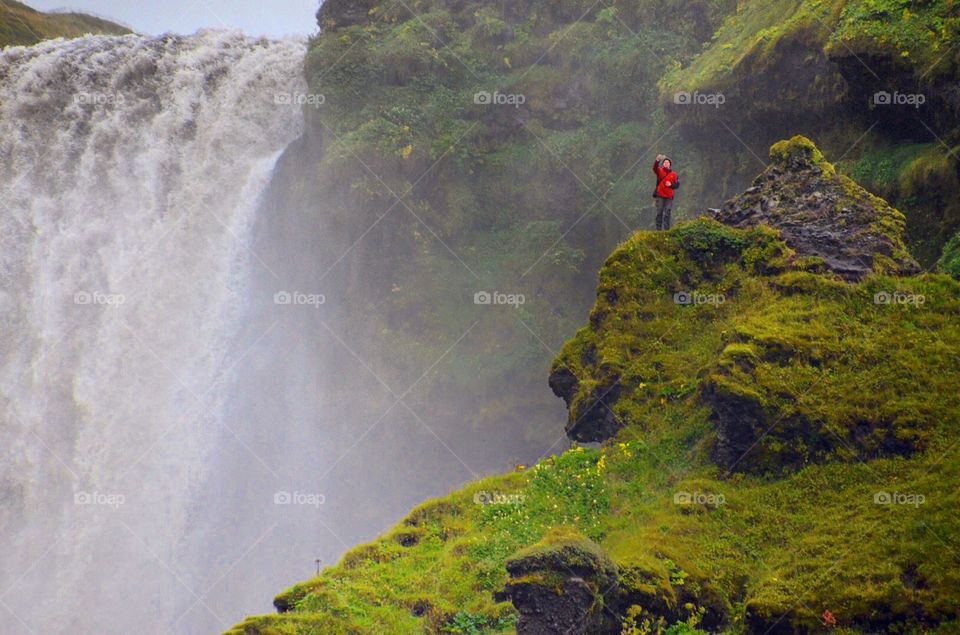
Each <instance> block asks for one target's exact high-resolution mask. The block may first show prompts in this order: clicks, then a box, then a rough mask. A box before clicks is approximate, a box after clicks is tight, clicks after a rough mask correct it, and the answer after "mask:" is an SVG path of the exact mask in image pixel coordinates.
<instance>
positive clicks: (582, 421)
mask: <svg viewBox="0 0 960 635" xmlns="http://www.w3.org/2000/svg"><path fill="white" fill-rule="evenodd" d="M549 384H550V389H551V390H553V394H555V395H556V396H558V397H560V398H561V399H563V400H564V402H566V404H567V409H570V405H571V403H572V400H573V397H574V395H575V394H576V391H577V388H578V386H579V384H578V382H577V378H576V376H575V375H574V374H573V373H572V372H570V370H569V369H566V368H560V369H557V370H554V371H553V372H552V373H551V374H550V379H549ZM619 399H620V380H619V378H617V377H613V378H611V379H610V381H609V382H608V383H604V384H599V385H597V386H596V387H595V388H594V389H593V391H592V392H591V393H590V395H589V396H588V397H586V398H584V400H583V402H582V403H580V404H579V406H578V407H577V408H576V412H577V416H576V417H570V419H569V420H568V421H567V424H566V427H565V430H566V433H567V436H568V437H569V438H571V439H573V440H574V441H579V442H581V443H595V442H598V441H605V440H606V439H609V438H610V437H612V436H614V435H615V434H616V433H617V432H618V431H619V430H620V428H622V427H623V422H622V421H620V420H619V419H618V418H617V416H616V415H615V414H614V412H613V405H614V404H616V403H617V401H618V400H619ZM571 412H573V411H571Z"/></svg>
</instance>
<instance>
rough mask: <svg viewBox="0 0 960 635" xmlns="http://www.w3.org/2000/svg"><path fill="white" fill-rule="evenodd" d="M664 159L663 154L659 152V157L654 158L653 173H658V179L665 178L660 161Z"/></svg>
mask: <svg viewBox="0 0 960 635" xmlns="http://www.w3.org/2000/svg"><path fill="white" fill-rule="evenodd" d="M662 160H663V155H662V154H658V155H657V158H656V159H654V160H653V173H654V174H656V175H657V180H658V181H660V180H662V179H663V169H662V168H661V167H660V161H662Z"/></svg>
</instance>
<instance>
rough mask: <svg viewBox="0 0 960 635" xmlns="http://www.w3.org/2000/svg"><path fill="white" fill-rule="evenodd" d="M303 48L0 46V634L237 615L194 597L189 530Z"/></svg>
mask: <svg viewBox="0 0 960 635" xmlns="http://www.w3.org/2000/svg"><path fill="white" fill-rule="evenodd" d="M304 50H305V46H304V43H303V42H300V41H293V40H291V41H281V42H269V41H265V40H255V39H251V38H247V37H245V36H243V35H241V34H239V33H230V32H202V33H200V34H198V35H195V36H190V37H176V36H166V37H160V38H144V37H140V36H124V37H87V38H82V39H78V40H72V41H54V42H49V43H44V44H41V45H37V46H35V47H30V48H14V49H8V50H7V51H5V52H3V53H0V283H2V284H0V321H2V327H0V453H2V463H0V553H2V556H0V559H2V566H0V602H2V604H0V615H4V614H5V615H4V617H2V618H0V633H4V634H7V633H56V632H74V633H132V632H141V633H148V632H178V633H186V632H211V630H210V629H211V628H213V629H223V628H225V627H226V626H228V625H229V623H231V622H232V621H235V620H236V619H237V618H238V617H240V616H238V615H217V613H218V609H217V608H216V607H210V606H209V605H208V602H207V600H206V599H205V597H204V595H203V593H204V591H205V590H206V589H205V587H204V585H203V584H199V583H198V578H196V577H191V574H190V573H189V571H190V569H191V566H190V564H194V565H195V564H196V563H184V562H183V561H182V558H183V554H184V553H193V552H196V551H197V549H196V548H186V547H185V546H184V542H191V541H190V540H188V539H187V538H184V537H185V536H188V535H189V534H190V533H191V531H192V527H193V526H194V525H193V524H192V523H193V521H194V520H195V518H194V517H195V515H196V514H197V509H198V505H200V504H202V501H203V500H204V499H205V498H207V497H209V496H210V494H201V493H200V492H199V490H201V489H202V488H203V484H205V483H209V482H210V480H211V475H210V469H211V468H210V466H211V465H217V458H216V457H214V456H212V455H213V454H214V453H215V452H216V449H217V445H218V443H219V442H220V440H222V438H223V437H224V435H226V434H227V433H229V426H230V421H227V420H225V417H226V414H225V411H226V405H225V402H226V401H227V399H228V395H229V394H230V391H231V387H230V386H231V382H232V373H233V372H234V371H235V368H236V367H237V366H239V365H241V364H240V362H241V360H242V359H243V358H244V357H246V356H248V355H250V351H251V349H253V348H255V347H256V346H257V342H258V341H259V339H258V338H259V337H260V336H262V335H265V333H258V332H255V331H256V329H255V328H254V329H253V331H254V332H250V325H249V324H247V323H246V322H245V318H244V302H245V298H246V297H247V295H248V294H249V289H248V285H249V284H250V280H251V277H252V275H254V274H252V270H254V269H256V268H257V267H260V266H261V264H262V263H260V262H258V258H257V256H256V254H254V253H253V251H252V249H251V244H252V243H251V241H252V234H253V227H254V219H255V215H256V210H257V206H258V201H259V199H260V197H261V193H262V191H263V190H264V188H265V187H266V186H267V184H268V183H269V179H270V176H271V172H272V170H273V166H274V164H275V162H276V161H277V159H278V157H279V156H280V154H281V152H282V151H283V150H284V148H285V147H286V146H287V145H288V144H289V143H290V142H291V141H292V140H294V139H295V138H297V137H298V136H299V134H300V133H301V129H302V126H303V123H302V114H301V112H300V107H299V106H298V105H297V103H296V102H297V100H296V99H278V98H277V97H278V96H282V95H287V96H290V95H296V94H298V93H302V92H303V91H304V90H305V87H304V86H303V85H302V82H303V80H302V60H303V55H304ZM241 331H244V332H245V336H244V337H240V336H239V335H238V334H239V333H240V332H241ZM238 342H243V344H242V345H239V344H238ZM225 428H226V429H227V432H225V431H224V430H225ZM221 461H222V459H221ZM198 501H200V502H198ZM192 542H193V543H194V547H195V543H196V541H192ZM248 546H251V541H247V542H246V543H244V544H241V545H237V546H236V548H235V551H236V552H237V553H242V551H243V549H244V548H246V547H248ZM207 555H208V556H209V559H208V561H209V562H211V563H214V562H217V558H216V554H212V555H211V554H207ZM222 564H223V565H224V566H219V568H216V567H211V569H213V570H215V571H216V572H217V573H216V574H215V575H213V574H205V575H208V576H209V575H212V578H213V579H210V578H209V577H208V579H207V580H206V582H207V583H209V582H215V581H216V578H217V576H219V575H221V574H222V575H227V566H226V565H229V564H230V562H229V561H227V562H226V563H222ZM270 584H273V582H270ZM271 588H272V589H273V590H275V589H276V586H273V587H271ZM249 608H251V609H254V610H255V609H257V608H261V609H262V608H264V607H262V605H259V606H252V607H249ZM195 615H203V618H202V619H201V618H198V619H196V620H194V618H193V617H191V616H195ZM185 616H186V617H185ZM212 616H215V617H212ZM192 620H193V621H192ZM200 624H202V626H200Z"/></svg>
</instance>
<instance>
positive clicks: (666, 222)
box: [655, 197, 673, 231]
mask: <svg viewBox="0 0 960 635" xmlns="http://www.w3.org/2000/svg"><path fill="white" fill-rule="evenodd" d="M655 200H656V202H657V231H661V230H667V229H670V212H671V211H672V210H673V199H672V198H660V197H657V198H656V199H655Z"/></svg>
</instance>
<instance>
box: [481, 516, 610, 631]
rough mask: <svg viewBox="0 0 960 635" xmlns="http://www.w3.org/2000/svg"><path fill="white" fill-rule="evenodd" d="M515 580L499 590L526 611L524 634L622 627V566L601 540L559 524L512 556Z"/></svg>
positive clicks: (522, 625)
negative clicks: (617, 603) (618, 599)
mask: <svg viewBox="0 0 960 635" xmlns="http://www.w3.org/2000/svg"><path fill="white" fill-rule="evenodd" d="M507 571H508V573H509V574H510V581H509V582H508V583H507V586H506V588H505V589H504V590H503V591H502V592H501V593H500V594H499V595H498V598H497V599H499V600H509V601H511V602H513V605H514V606H515V607H516V609H517V612H518V613H519V614H520V616H519V619H518V620H517V633H518V635H550V634H551V633H570V634H571V635H586V634H588V633H596V634H604V633H609V634H611V635H613V634H615V633H619V632H620V620H619V618H618V617H617V616H616V614H615V613H614V611H613V610H611V609H612V607H608V605H609V604H611V599H612V598H614V597H615V596H616V594H617V569H616V566H615V565H614V564H613V562H612V561H611V560H610V559H609V558H608V557H607V556H606V554H604V553H603V551H602V550H601V549H600V547H599V546H597V545H596V544H594V543H593V542H591V541H589V540H587V539H586V538H583V537H582V536H580V535H579V534H576V533H574V532H571V531H566V530H558V531H555V532H553V533H551V534H549V535H548V536H547V537H546V538H544V539H543V540H542V541H541V542H540V543H538V544H536V545H534V546H532V547H530V548H529V549H526V550H524V551H523V552H521V553H519V554H517V555H516V556H515V557H513V558H511V559H510V560H508V561H507Z"/></svg>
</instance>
